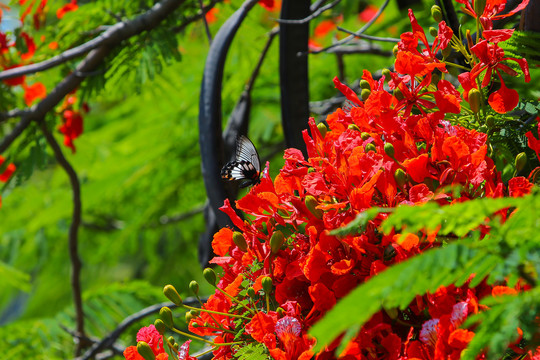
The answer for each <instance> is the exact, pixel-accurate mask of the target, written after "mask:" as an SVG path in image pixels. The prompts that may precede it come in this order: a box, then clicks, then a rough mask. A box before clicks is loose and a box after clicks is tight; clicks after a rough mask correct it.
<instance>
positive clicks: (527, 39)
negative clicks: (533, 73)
mask: <svg viewBox="0 0 540 360" xmlns="http://www.w3.org/2000/svg"><path fill="white" fill-rule="evenodd" d="M501 47H502V48H503V49H504V52H505V55H506V57H515V58H523V57H525V58H526V59H527V62H528V63H529V66H531V67H532V66H535V65H540V34H538V33H537V32H534V31H514V34H513V35H512V37H511V38H510V40H508V41H505V42H504V43H502V44H501Z"/></svg>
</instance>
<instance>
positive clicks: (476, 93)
mask: <svg viewBox="0 0 540 360" xmlns="http://www.w3.org/2000/svg"><path fill="white" fill-rule="evenodd" d="M481 100H482V94H481V93H480V90H478V89H475V88H472V89H471V90H469V105H470V106H471V110H472V111H473V112H474V113H475V114H477V113H478V111H480V101H481Z"/></svg>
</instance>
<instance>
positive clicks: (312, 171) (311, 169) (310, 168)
mask: <svg viewBox="0 0 540 360" xmlns="http://www.w3.org/2000/svg"><path fill="white" fill-rule="evenodd" d="M315 171H316V170H315V168H314V167H309V168H308V169H307V172H308V174H311V173H314V172H315Z"/></svg>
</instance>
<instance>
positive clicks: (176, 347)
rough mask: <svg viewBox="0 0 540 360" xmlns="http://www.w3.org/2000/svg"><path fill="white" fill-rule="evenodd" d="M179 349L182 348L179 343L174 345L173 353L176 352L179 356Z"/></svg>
mask: <svg viewBox="0 0 540 360" xmlns="http://www.w3.org/2000/svg"><path fill="white" fill-rule="evenodd" d="M179 348H180V347H179V346H178V343H174V345H173V351H174V352H175V353H177V354H178V349H179Z"/></svg>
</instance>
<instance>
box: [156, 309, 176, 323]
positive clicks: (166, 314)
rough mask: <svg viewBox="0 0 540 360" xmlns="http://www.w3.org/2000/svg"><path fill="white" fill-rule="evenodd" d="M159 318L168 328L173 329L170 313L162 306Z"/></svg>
mask: <svg viewBox="0 0 540 360" xmlns="http://www.w3.org/2000/svg"><path fill="white" fill-rule="evenodd" d="M159 318H160V319H161V320H162V321H163V323H164V324H165V325H166V326H167V327H168V328H173V327H174V321H173V316H172V311H171V309H169V308H168V307H167V306H164V307H162V308H161V309H160V310H159Z"/></svg>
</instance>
